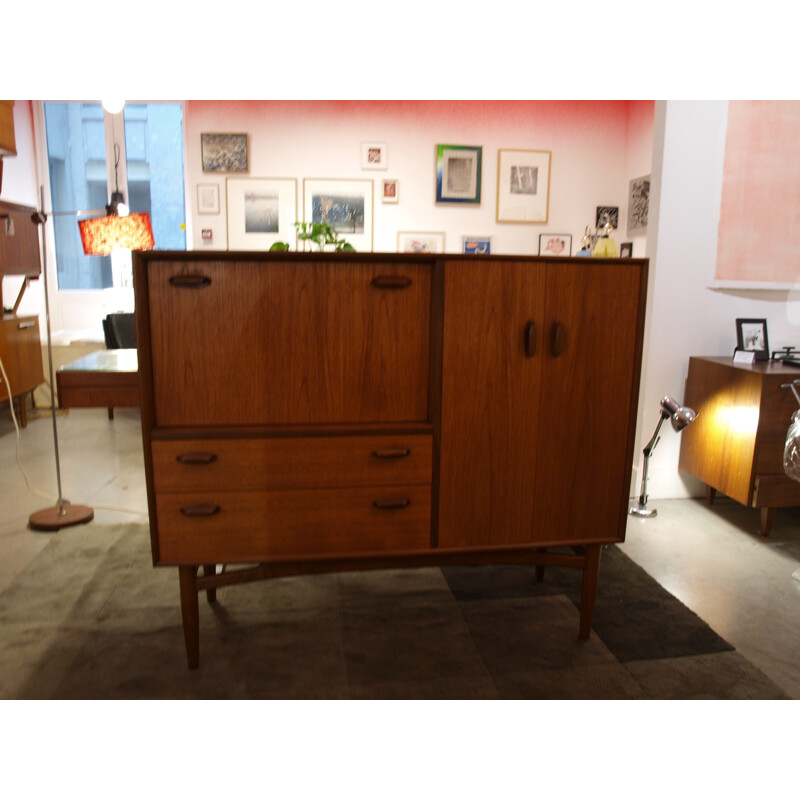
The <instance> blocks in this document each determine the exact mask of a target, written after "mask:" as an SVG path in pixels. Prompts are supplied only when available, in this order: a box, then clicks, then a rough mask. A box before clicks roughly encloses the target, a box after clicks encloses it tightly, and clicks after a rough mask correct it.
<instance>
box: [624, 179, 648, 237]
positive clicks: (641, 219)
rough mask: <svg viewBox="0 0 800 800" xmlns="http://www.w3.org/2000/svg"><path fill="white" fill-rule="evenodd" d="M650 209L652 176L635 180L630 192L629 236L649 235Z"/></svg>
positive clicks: (631, 184)
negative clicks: (648, 220)
mask: <svg viewBox="0 0 800 800" xmlns="http://www.w3.org/2000/svg"><path fill="white" fill-rule="evenodd" d="M649 209H650V176H649V175H644V176H642V177H641V178H634V179H633V180H632V181H631V182H630V187H629V190H628V236H644V235H645V234H646V233H647V214H648V211H649Z"/></svg>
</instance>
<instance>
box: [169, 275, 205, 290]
mask: <svg viewBox="0 0 800 800" xmlns="http://www.w3.org/2000/svg"><path fill="white" fill-rule="evenodd" d="M169 282H170V283H171V284H172V285H173V286H177V287H179V288H181V289H202V288H203V287H204V286H208V285H209V284H210V283H211V278H209V277H208V275H172V276H171V277H170V279H169Z"/></svg>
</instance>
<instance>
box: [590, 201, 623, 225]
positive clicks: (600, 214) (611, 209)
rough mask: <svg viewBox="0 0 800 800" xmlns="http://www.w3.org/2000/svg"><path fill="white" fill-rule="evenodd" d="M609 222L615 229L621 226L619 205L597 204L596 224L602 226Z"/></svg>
mask: <svg viewBox="0 0 800 800" xmlns="http://www.w3.org/2000/svg"><path fill="white" fill-rule="evenodd" d="M609 222H610V223H611V226H612V227H613V228H614V230H616V229H617V228H619V206H597V213H596V216H595V226H596V227H598V228H602V227H604V226H605V225H607V224H608V223H609Z"/></svg>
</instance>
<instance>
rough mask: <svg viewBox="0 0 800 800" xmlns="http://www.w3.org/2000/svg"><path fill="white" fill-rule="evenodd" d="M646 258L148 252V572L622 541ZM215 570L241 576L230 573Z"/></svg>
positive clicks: (231, 579)
mask: <svg viewBox="0 0 800 800" xmlns="http://www.w3.org/2000/svg"><path fill="white" fill-rule="evenodd" d="M646 285H647V261H646V260H640V259H587V258H532V257H522V256H520V257H504V256H485V257H484V256H460V255H405V254H362V253H359V254H343V253H330V254H322V253H320V254H311V253H274V254H273V253H244V252H236V253H234V252H230V253H227V252H217V253H210V252H207V253H202V254H198V253H176V252H164V251H152V252H148V253H135V254H134V286H135V292H136V322H137V341H138V349H139V373H140V389H141V404H142V431H143V439H144V453H145V467H146V475H147V491H148V503H149V510H150V530H151V539H152V553H153V563H154V565H156V566H173V567H177V569H178V574H179V584H180V598H181V607H182V612H183V626H184V633H185V639H186V650H187V657H188V663H189V666H190V667H191V668H194V667H197V666H198V663H199V622H198V619H199V617H198V614H199V606H198V594H199V593H200V592H203V591H205V592H206V593H207V597H208V599H209V600H210V601H212V602H213V601H215V599H216V598H215V590H216V588H217V587H220V586H223V585H228V584H233V583H241V582H245V581H250V580H259V579H264V578H269V577H272V576H279V575H288V574H299V573H306V572H322V571H335V570H343V569H374V568H381V567H388V566H392V567H396V566H409V567H410V566H421V565H432V564H452V563H463V564H480V563H493V562H528V563H531V564H533V565H535V570H534V573H535V577H536V578H537V579H539V580H541V579H542V574H543V571H544V568H545V566H547V565H559V566H574V567H577V568H580V569H582V570H583V584H582V585H583V592H582V605H581V613H580V623H579V631H578V633H579V635H580V636H581V637H582V638H588V636H589V633H590V629H591V622H592V612H593V607H594V599H595V594H596V589H597V581H598V574H599V565H600V553H601V548H602V546H603V545H605V544H607V543H611V542H620V541H622V540H623V539H624V536H625V524H626V519H627V506H628V498H629V494H630V481H631V467H632V460H633V450H634V436H635V429H636V409H637V401H638V391H639V374H640V366H641V357H642V335H643V326H644V304H645V294H646ZM220 565H224V568H222V567H221V566H220Z"/></svg>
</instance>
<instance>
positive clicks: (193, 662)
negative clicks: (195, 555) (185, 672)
mask: <svg viewBox="0 0 800 800" xmlns="http://www.w3.org/2000/svg"><path fill="white" fill-rule="evenodd" d="M178 579H179V581H180V586H181V616H182V617H183V638H184V639H185V640H186V660H187V661H188V663H189V669H197V668H198V667H199V666H200V609H199V605H198V602H197V567H178Z"/></svg>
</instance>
